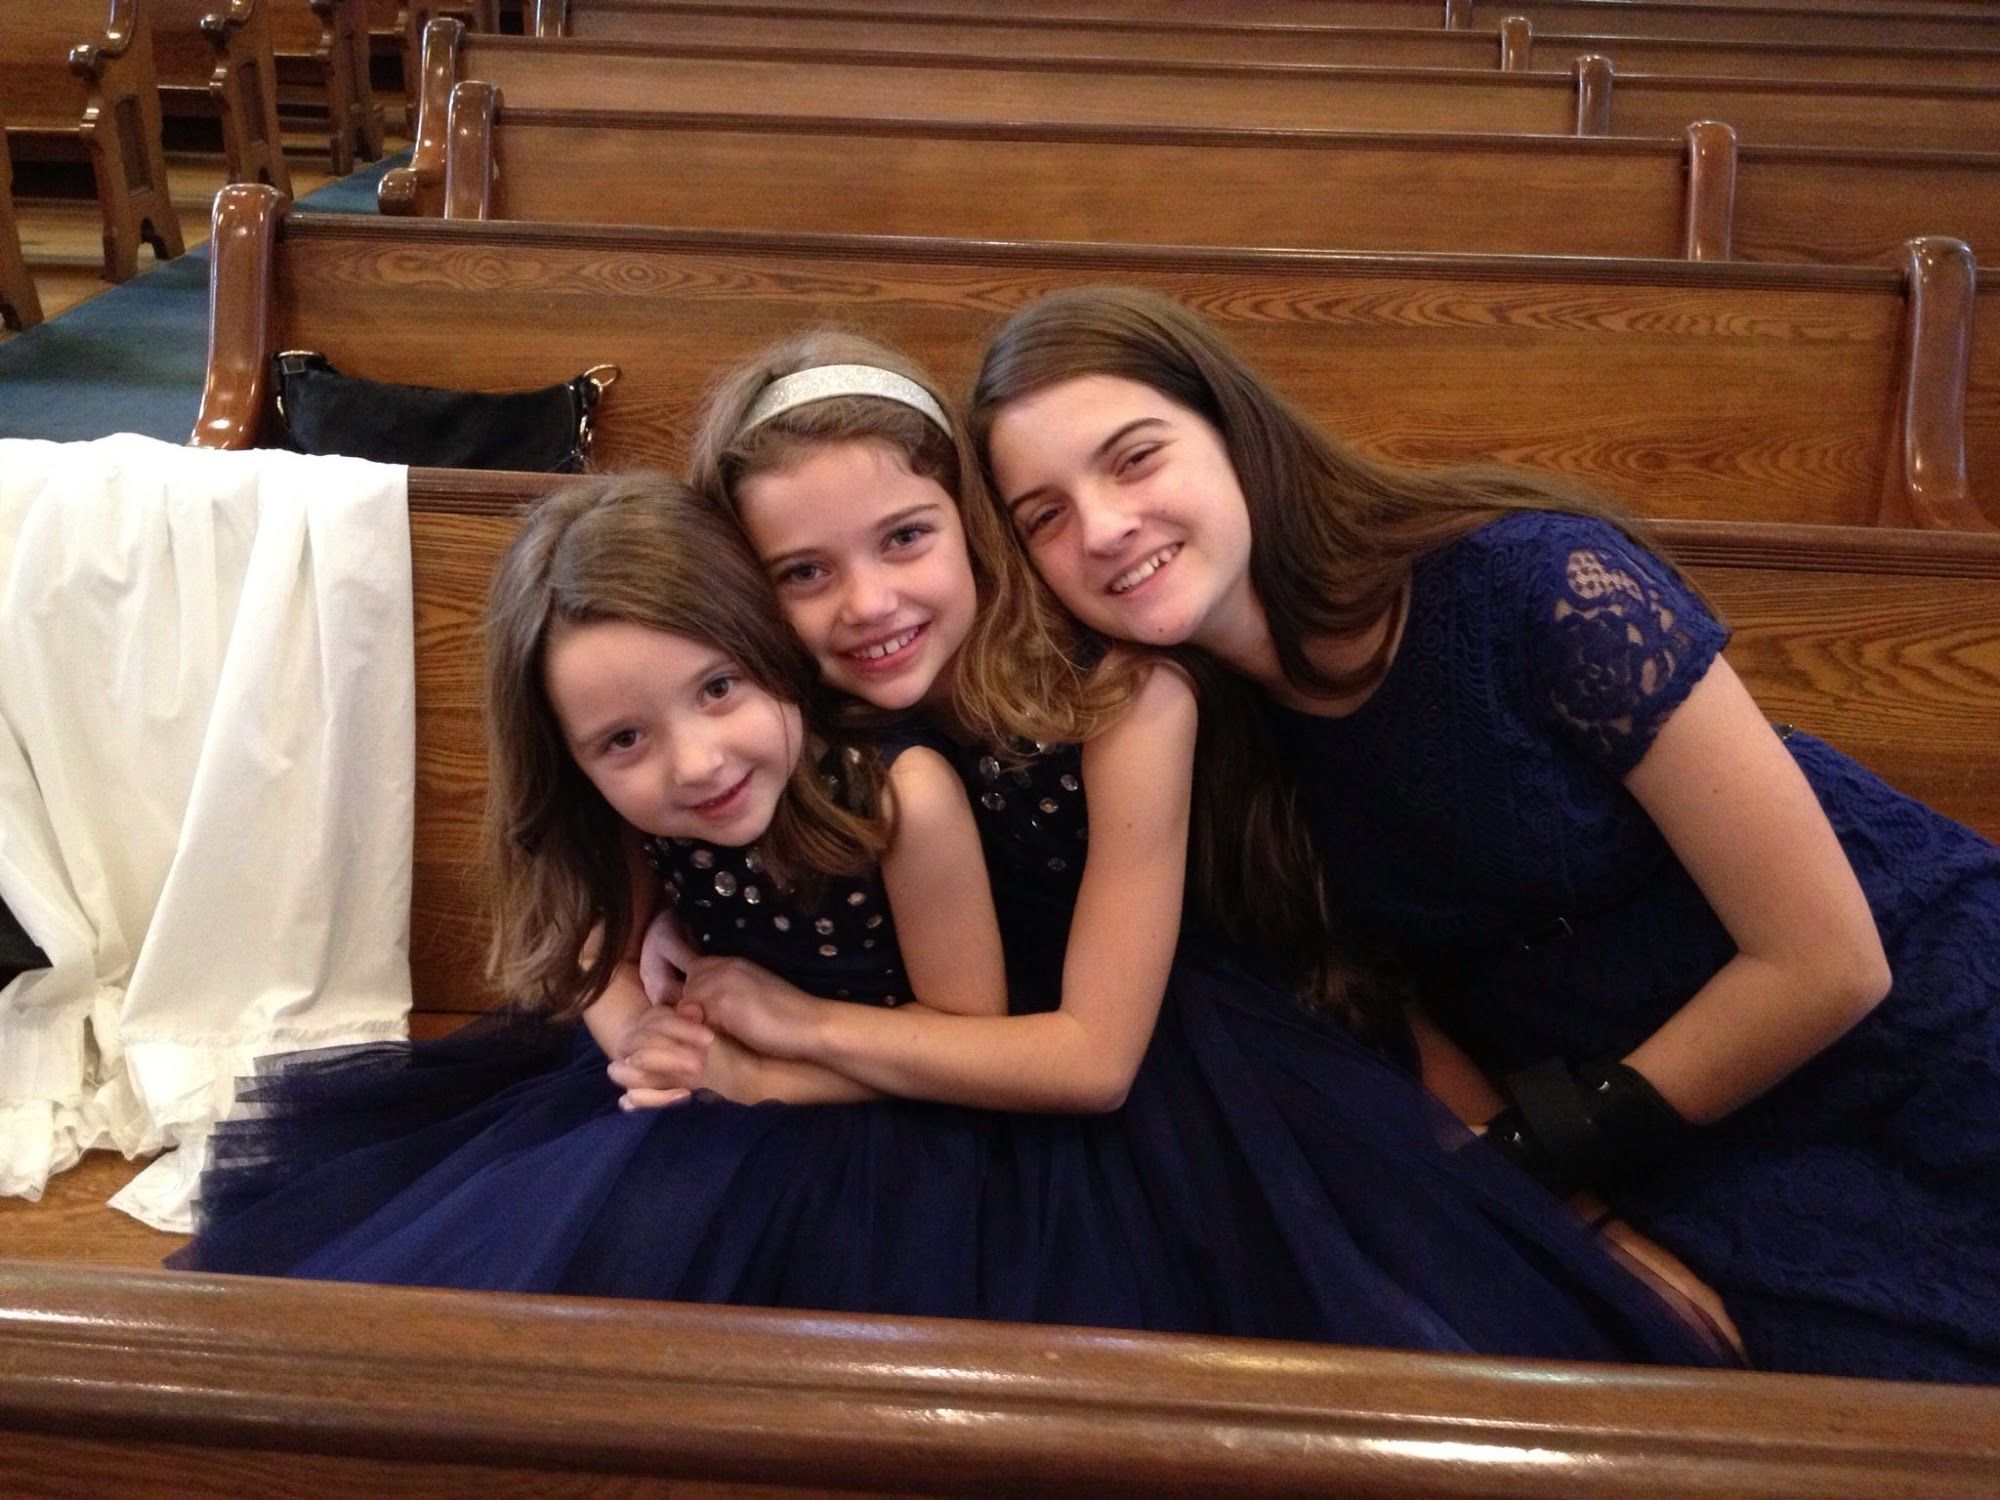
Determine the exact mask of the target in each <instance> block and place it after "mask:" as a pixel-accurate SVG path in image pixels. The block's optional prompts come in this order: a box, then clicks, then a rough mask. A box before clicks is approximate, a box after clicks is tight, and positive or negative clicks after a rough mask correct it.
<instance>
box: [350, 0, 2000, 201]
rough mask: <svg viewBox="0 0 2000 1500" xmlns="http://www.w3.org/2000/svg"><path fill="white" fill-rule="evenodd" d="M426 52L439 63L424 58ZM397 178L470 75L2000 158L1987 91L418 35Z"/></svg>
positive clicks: (648, 106) (654, 97) (506, 84)
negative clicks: (1700, 137)
mask: <svg viewBox="0 0 2000 1500" xmlns="http://www.w3.org/2000/svg"><path fill="white" fill-rule="evenodd" d="M434 46H435V48H440V49H443V50H444V51H445V52H446V53H448V54H449V61H448V62H447V61H446V60H444V59H442V58H438V57H434V56H431V55H430V53H431V51H432V49H433V47H434ZM426 51H427V56H426V59H425V63H424V88H423V98H422V102H421V105H420V110H419V120H418V127H417V148H416V152H415V156H414V159H413V162H412V165H411V168H410V169H409V170H410V172H411V173H412V174H413V176H412V181H411V182H410V183H409V184H407V185H404V186H399V187H396V188H393V189H391V188H385V193H387V194H389V197H388V198H387V199H385V207H389V206H394V207H398V208H401V207H404V206H406V205H408V204H412V203H414V204H418V205H420V211H422V212H427V213H435V212H436V211H437V209H436V202H437V199H438V196H439V194H440V193H441V191H442V187H443V176H444V166H443V157H442V144H443V131H444V127H443V123H442V122H443V120H444V118H445V116H446V114H447V112H448V110H449V106H450V89H451V86H452V85H453V84H455V83H457V82H459V81H462V80H466V79H477V80H480V81H482V82H487V83H493V84H496V85H498V86H499V88H500V90H501V92H502V94H503V96H504V97H505V98H506V99H507V100H508V101H509V102H510V103H511V104H513V105H516V106H519V107H523V108H543V109H603V110H618V109H628V110H645V111H654V110H659V109H662V108H671V109H675V110H697V109H701V110H708V109H714V110H725V111H726V110H733V109H737V108H740V107H742V104H743V101H744V100H746V99H752V100H755V101H756V102H757V107H758V108H759V110H760V111H762V112H765V113H773V114H779V113H782V114H798V115H819V114H837V113H841V112H846V111H851V110H852V109H853V108H854V106H855V101H856V100H862V99H865V100H867V101H869V102H868V108H869V109H870V110H871V111H872V112H874V113H877V114H884V115H897V116H902V117H922V118H927V119H955V120H966V119H978V118H985V119H992V118H1005V119H1010V120H1015V121H1022V122H1029V121H1037V122H1039V121H1064V122H1071V123H1086V122H1087V123H1100V124H1206V125H1220V126H1252V127H1267V128H1292V129H1345V130H1391V131H1394V130H1453V131H1499V132H1504V133H1511V134H1534V135H1562V134H1572V133H1586V134H1609V133H1618V134H1624V135H1652V136H1660V135H1669V136H1677V135H1678V134H1679V133H1680V132H1681V131H1682V130H1683V129H1685V127H1686V126H1687V124H1688V122H1689V121H1690V120H1695V119H1719V120H1723V121H1726V122H1727V123H1728V124H1730V125H1731V126H1732V127H1734V128H1735V130H1736V131H1737V133H1738V135H1739V137H1740V138H1741V139H1742V140H1744V141H1746V142H1751V141H1757V142H1769V143H1773V144H1807V145H1826V146H1833V145H1849V146H1864V147H1874V148H1882V147H1901V148H1906V149H1938V150H1946V149H1949V150H1960V151H1964V150H1981V149H1986V150H1995V151H2000V88H1970V87H1962V86H1952V87H1946V86H1938V87H1925V88H1919V87H1913V86H1908V85H1889V84H1795V83H1777V82H1770V81H1760V80H1750V79H1727V78H1715V79H1690V78H1651V77H1645V76H1617V77H1616V78H1615V86H1614V70H1613V69H1612V68H1611V67H1610V65H1609V64H1608V63H1593V64H1590V65H1589V66H1588V68H1587V69H1586V68H1585V67H1584V66H1583V65H1581V64H1578V65H1575V66H1573V67H1572V68H1571V69H1570V70H1569V71H1566V72H1561V73H1557V72H1536V73H1509V72H1502V71H1500V70H1499V69H1497V68H1496V69H1494V70H1492V71H1491V72H1483V73H1482V72H1464V71H1458V72H1454V71H1449V70H1437V69H1432V70H1415V69H1370V68H1334V67H1292V66H1279V65H1271V64H1259V63H1169V62H1127V61H1121V60H1116V59H1092V58H1041V59H1034V60H1019V59H1015V60H1007V59H985V58H977V57H974V58H964V57H954V56H949V55H945V54H928V55H927V54H915V53H907V52H895V53H859V52H857V53H833V52H825V51H818V52H815V51H810V50H803V49H796V48H784V47H775V46H774V47H764V48H752V47H742V48H720V47H714V48H709V47H692V46H671V47H668V46H657V47H648V46H643V45H640V44H637V43H609V42H607V43H588V42H578V41H562V40H556V41H549V40H543V39H540V38H524V37H481V36H466V35H463V34H462V33H459V34H454V33H448V32H441V33H439V34H438V35H437V37H436V38H435V42H434V43H433V41H432V39H430V38H427V39H426Z"/></svg>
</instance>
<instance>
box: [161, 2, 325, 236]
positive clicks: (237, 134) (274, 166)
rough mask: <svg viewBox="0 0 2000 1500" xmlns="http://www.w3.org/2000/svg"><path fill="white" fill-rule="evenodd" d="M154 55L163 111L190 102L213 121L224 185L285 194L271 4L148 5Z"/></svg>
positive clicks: (288, 186) (287, 178)
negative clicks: (254, 185) (265, 187)
mask: <svg viewBox="0 0 2000 1500" xmlns="http://www.w3.org/2000/svg"><path fill="white" fill-rule="evenodd" d="M152 6H153V55H154V59H155V61H156V63H157V64H158V67H159V74H160V92H161V103H162V107H163V108H165V109H168V110H172V109H174V108H176V107H177V105H178V107H181V108H185V107H186V101H187V99H188V96H190V95H192V96H194V98H195V99H197V100H199V101H200V103H201V105H202V106H204V108H203V109H202V110H198V111H197V112H205V113H210V114H219V115H220V116H221V120H222V148H223V156H224V158H225V160H226V161H227V162H228V166H229V180H230V181H231V182H264V183H269V184H270V185H271V186H272V187H274V188H276V189H277V190H278V191H279V192H281V193H284V194H286V195H288V196H289V195H290V193H291V191H292V175H291V172H290V170H289V169H288V168H287V167H286V165H285V152H284V141H283V138H282V135H281V133H280V130H279V127H278V69H277V63H276V60H275V58H274V56H273V54H272V51H271V24H270V12H271V9H272V0H152Z"/></svg>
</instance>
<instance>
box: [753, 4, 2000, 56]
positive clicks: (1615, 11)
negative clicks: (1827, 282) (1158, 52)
mask: <svg viewBox="0 0 2000 1500" xmlns="http://www.w3.org/2000/svg"><path fill="white" fill-rule="evenodd" d="M713 3H714V5H715V7H716V8H717V9H728V10H738V11H752V12H766V13H769V14H770V15H771V16H772V17H773V18H774V22H776V23H782V22H783V21H784V20H785V19H788V18H789V17H791V16H792V15H794V14H797V13H799V12H806V13H813V12H818V11H840V12H863V13H866V12H877V13H891V12H893V13H903V14H915V15H930V16H986V17H988V18H993V17H1000V16H1005V17H1007V18H1009V19H1012V20H1035V21H1042V20H1048V19H1052V18H1057V17H1087V18H1090V19H1093V20H1106V21H1123V22H1132V21H1166V22H1173V23H1183V22H1186V21H1187V20H1189V19H1190V16H1189V6H1188V4H1187V0H1006V3H1004V4H1002V3H1000V0H713ZM1509 16H1524V17H1526V18H1527V20H1528V21H1529V22H1531V23H1532V24H1533V25H1534V26H1535V28H1536V29H1537V30H1547V31H1568V32H1582V33H1592V34H1600V33H1613V34H1618V35H1624V36H1653V37H1712V38H1716V39H1726V40H1732V41H1780V42H1783V41H1798V40H1800V39H1802V38H1810V39H1811V40H1813V41H1815V42H1838V43H1842V44H1850V43H1851V44H1854V45H1857V46H1878V45H1891V46H1909V47H1994V46H2000V39H1996V37H1995V28H1996V26H2000V17H1996V16H1995V15H1994V14H1993V12H1992V11H1991V9H1990V8H1987V9H1980V10H1977V11H1975V12H1973V13H1972V14H1966V13H1965V12H1963V11H1956V12H1954V11H1950V10H1933V9H1931V8H1929V7H1928V6H1919V5H1910V6H1901V5H1894V4H1879V3H1878V4H1875V5H1873V6H1872V7H1870V8H1867V9H1855V10H1852V11H1849V10H1846V9H1845V8H1843V9H1842V10H1841V11H1840V12H1835V13H1830V12H1827V11H1825V10H1822V9H1818V8H1816V7H1815V6H1814V5H1813V4H1811V3H1804V4H1782V3H1768V0H1757V3H1755V4H1751V5H1744V6H1718V5H1713V4H1707V3H1704V0H1230V4H1229V7H1228V11H1227V17H1228V20H1229V21H1231V22H1234V23H1238V24H1244V23H1256V24H1276V25H1287V26H1298V25H1304V26H1394V27H1407V26H1438V25H1443V26H1444V27H1446V28H1448V29H1454V30H1456V29H1464V28H1471V29H1477V30H1487V29H1491V28H1492V27H1495V26H1498V25H1499V24H1500V23H1501V22H1502V21H1504V20H1505V19H1506V18H1507V17H1509Z"/></svg>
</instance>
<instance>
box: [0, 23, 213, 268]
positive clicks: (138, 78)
mask: <svg viewBox="0 0 2000 1500" xmlns="http://www.w3.org/2000/svg"><path fill="white" fill-rule="evenodd" d="M147 16H148V8H147V7H146V6H145V5H143V4H141V3H140V0H109V15H108V19H107V4H106V0H34V3H32V4H26V5H16V6H8V7H7V8H6V10H5V12H4V13H0V117H4V118H5V120H6V134H7V140H8V143H9V145H10V146H11V147H12V148H13V149H14V150H15V151H17V152H19V151H21V150H22V148H23V146H24V145H25V146H27V147H29V148H31V149H35V150H53V151H55V152H56V153H57V154H61V155H83V156H87V158H88V159H89V162H90V166H91V172H92V175H93V176H94V177H95V179H96V184H97V198H98V203H99V206H100V207H101V209H102V210H103V214H104V274H105V275H106V276H107V277H109V278H110V279H111V280H113V281H124V280H126V279H127V278H129V277H131V276H132V275H134V274H135V273H136V272H137V271H138V269H139V244H140V242H141V241H142V240H143V241H145V242H146V243H148V244H150V245H151V246H152V247H153V251H154V253H155V254H156V255H158V256H159V257H160V258H161V259H162V260H166V259H169V258H171V257H172V256H176V255H179V254H180V253H181V251H182V249H183V248H184V246H183V242H182V239H181V225H180V219H179V217H178V216H177V215H176V214H175V212H174V205H173V199H172V197H171V196H170V195H169V193H168V191H167V165H166V158H165V156H164V154H163V153H162V150H161V146H160V90H159V84H158V82H157V80H156V78H155V75H154V71H153V40H152V32H151V29H150V27H149V25H148V20H147Z"/></svg>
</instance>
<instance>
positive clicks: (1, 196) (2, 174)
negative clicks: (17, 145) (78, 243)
mask: <svg viewBox="0 0 2000 1500" xmlns="http://www.w3.org/2000/svg"><path fill="white" fill-rule="evenodd" d="M5 125H6V117H5V116H4V115H0V320H4V321H5V323H6V326H7V327H9V328H12V329H16V330H19V329H23V328H32V327H34V326H35V325H36V324H37V323H39V322H41V321H42V299H41V297H40V296H39V295H38V294H37V293H36V291H35V278H34V277H32V276H30V275H29V274H28V262H27V260H26V259H25V258H24V257H23V256H22V254H21V224H20V220H19V219H18V218H17V217H16V216H15V213H14V163H13V159H12V157H11V156H9V154H8V151H7V133H6V129H5Z"/></svg>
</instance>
